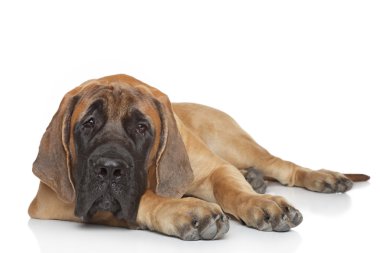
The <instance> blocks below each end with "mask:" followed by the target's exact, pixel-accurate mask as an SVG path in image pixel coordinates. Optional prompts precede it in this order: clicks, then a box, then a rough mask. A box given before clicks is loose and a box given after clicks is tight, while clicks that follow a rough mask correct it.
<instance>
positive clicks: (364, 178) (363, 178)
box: [344, 174, 371, 182]
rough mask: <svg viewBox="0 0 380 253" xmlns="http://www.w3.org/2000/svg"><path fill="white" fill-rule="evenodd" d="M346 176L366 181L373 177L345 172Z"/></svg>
mask: <svg viewBox="0 0 380 253" xmlns="http://www.w3.org/2000/svg"><path fill="white" fill-rule="evenodd" d="M344 175H345V176H346V177H348V178H349V179H351V180H352V181H353V182H364V181H368V180H369V179H370V178H371V177H370V176H368V175H365V174H344Z"/></svg>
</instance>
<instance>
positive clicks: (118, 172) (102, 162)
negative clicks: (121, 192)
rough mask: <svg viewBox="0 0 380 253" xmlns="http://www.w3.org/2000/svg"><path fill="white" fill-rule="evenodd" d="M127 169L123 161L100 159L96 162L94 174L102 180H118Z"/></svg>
mask: <svg viewBox="0 0 380 253" xmlns="http://www.w3.org/2000/svg"><path fill="white" fill-rule="evenodd" d="M127 167H128V166H127V164H126V163H125V162H124V161H123V160H120V159H115V158H105V157H102V158H99V160H98V161H97V162H96V165H95V174H96V175H97V176H98V177H100V178H103V179H105V178H109V179H119V178H121V177H122V176H123V175H124V174H125V171H126V169H127Z"/></svg>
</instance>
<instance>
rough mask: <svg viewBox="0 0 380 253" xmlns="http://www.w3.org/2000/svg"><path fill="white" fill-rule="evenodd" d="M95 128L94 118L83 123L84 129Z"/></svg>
mask: <svg viewBox="0 0 380 253" xmlns="http://www.w3.org/2000/svg"><path fill="white" fill-rule="evenodd" d="M94 126H95V120H94V118H90V119H88V120H87V121H85V122H84V123H83V127H84V128H93V127H94Z"/></svg>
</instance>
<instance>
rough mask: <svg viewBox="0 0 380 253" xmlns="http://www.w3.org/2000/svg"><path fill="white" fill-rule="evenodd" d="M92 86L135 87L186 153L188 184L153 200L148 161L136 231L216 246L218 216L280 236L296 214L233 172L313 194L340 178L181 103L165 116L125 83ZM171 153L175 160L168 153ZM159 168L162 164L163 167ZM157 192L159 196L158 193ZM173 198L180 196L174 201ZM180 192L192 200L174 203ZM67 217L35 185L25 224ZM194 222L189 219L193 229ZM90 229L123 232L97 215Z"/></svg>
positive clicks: (68, 207)
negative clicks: (256, 174) (251, 171)
mask: <svg viewBox="0 0 380 253" xmlns="http://www.w3.org/2000/svg"><path fill="white" fill-rule="evenodd" d="M92 83H93V85H94V84H95V85H104V84H105V83H106V84H107V85H114V84H115V83H117V84H118V85H120V83H121V84H122V85H127V86H128V85H130V86H133V87H137V89H138V90H139V91H141V93H143V94H148V95H150V96H153V97H156V98H157V97H161V101H165V102H163V104H165V106H166V108H167V109H165V110H168V111H170V113H171V114H172V117H174V118H173V119H175V122H176V127H177V128H178V131H179V133H180V136H181V138H182V142H183V144H184V146H185V148H186V151H184V152H186V153H187V156H188V159H189V161H190V165H191V169H192V180H191V182H190V184H188V185H187V183H186V182H187V181H186V180H188V178H189V177H186V178H187V179H181V180H182V181H181V180H180V181H178V182H179V183H180V182H184V184H183V187H184V188H183V189H182V190H180V191H178V190H176V191H175V192H176V193H174V192H173V193H171V194H169V195H168V196H166V197H164V195H165V194H160V195H161V196H159V194H156V193H155V192H156V188H155V187H156V183H159V181H158V180H157V179H156V178H157V176H158V174H157V172H155V171H154V168H153V167H154V166H155V165H154V162H153V161H152V160H153V159H154V157H155V155H154V154H151V155H150V161H151V162H150V165H149V166H150V167H152V166H153V167H152V168H150V169H149V176H148V180H149V184H148V190H147V191H146V193H145V194H144V195H143V197H142V199H141V201H140V205H139V211H138V216H137V223H138V226H140V227H141V228H148V229H150V230H155V231H159V232H161V233H164V234H167V235H172V236H177V237H180V238H182V239H216V238H219V237H221V236H222V235H223V234H224V233H225V232H226V230H228V221H226V219H225V216H224V214H223V212H225V213H228V214H230V215H232V216H234V217H235V218H236V219H238V220H240V221H242V222H244V223H245V224H246V225H248V226H251V227H254V228H257V229H259V230H273V231H286V230H289V228H291V227H293V226H296V225H298V224H299V223H300V222H301V220H302V217H301V216H300V213H299V212H298V211H297V210H296V209H295V208H293V207H292V206H291V205H289V204H288V203H287V202H286V200H284V199H283V198H281V197H276V196H270V195H261V194H258V193H256V192H255V191H254V190H253V189H252V187H251V185H250V184H249V183H248V182H247V181H246V180H245V178H244V176H243V174H242V172H241V171H239V170H243V169H247V168H249V167H255V168H256V169H258V170H259V171H261V172H262V173H263V174H264V175H265V176H266V177H271V178H274V179H275V180H277V181H279V182H280V183H282V184H284V185H288V186H299V187H305V188H307V189H310V190H313V191H324V187H326V185H325V183H326V182H328V183H330V184H337V183H338V182H339V180H342V179H344V180H346V179H347V178H346V177H345V176H344V175H342V174H340V173H336V172H331V171H327V170H321V171H312V170H310V169H308V168H304V167H301V166H298V165H296V164H294V163H292V162H288V161H284V160H282V159H280V158H277V157H274V156H272V155H271V154H270V153H269V152H268V151H267V150H265V149H264V148H262V147H261V146H259V145H258V144H257V143H256V142H255V141H254V140H253V139H252V138H251V137H250V136H249V135H248V134H247V133H246V132H245V131H243V130H242V129H241V128H240V127H239V125H238V124H237V123H236V122H235V121H234V120H233V119H232V118H231V117H230V116H228V115H227V114H225V113H223V112H221V111H218V110H216V109H213V108H210V107H207V106H203V105H198V104H189V103H180V104H172V109H171V106H170V103H169V102H168V101H169V100H168V99H167V98H166V96H165V95H164V94H163V93H161V92H159V91H158V90H157V89H154V88H152V87H150V86H148V85H146V84H143V83H142V82H140V81H138V80H136V79H133V78H131V77H129V76H120V75H118V76H110V77H105V78H102V79H99V80H94V81H92ZM91 87H93V86H91V82H89V83H86V84H85V86H82V88H83V89H90V90H91ZM88 99H90V98H88ZM162 99H164V100H162ZM85 101H86V100H85ZM89 102H90V101H89ZM84 108H86V106H84V105H79V106H77V107H76V108H75V111H74V113H73V116H72V118H73V121H72V122H71V126H73V124H74V122H75V121H76V120H77V119H78V118H79V117H80V113H82V112H83V110H84ZM141 108H143V109H142V110H143V111H144V113H146V114H147V115H148V116H149V117H151V118H153V122H154V124H155V127H157V129H158V130H159V131H158V132H161V130H160V126H159V121H160V120H159V118H158V114H157V112H155V111H154V110H153V109H152V108H151V107H150V106H145V108H144V105H143V104H142V105H141ZM109 109H110V110H111V108H109ZM112 110H117V108H113V109H112ZM171 110H173V111H174V112H171ZM161 120H162V119H161ZM171 127H172V128H173V126H171ZM72 138H73V135H72V134H71V140H70V141H71V142H70V148H71V149H73V147H74V145H73V139H72ZM158 138H159V137H157V138H156V139H155V142H154V147H153V150H154V152H158V149H159V147H158V145H159V144H158ZM176 145H180V144H176ZM181 145H182V144H181ZM178 147H179V146H178ZM178 147H176V149H178ZM171 152H174V153H175V152H176V150H173V151H171ZM178 152H179V151H178ZM167 162H168V163H170V160H168V161H167ZM165 166H169V165H165ZM165 173H167V172H165ZM186 173H187V172H186ZM173 180H174V179H173ZM347 180H348V179H347ZM186 185H187V186H186ZM165 189H166V188H163V189H162V191H166V190H165ZM177 192H178V194H180V195H178V196H177ZM183 193H186V195H190V196H194V197H197V198H192V197H188V198H177V197H180V196H182V195H183ZM201 199H202V200H201ZM214 203H217V204H214ZM73 210H74V203H73V202H72V203H65V202H63V201H62V200H61V198H60V196H57V193H56V191H53V190H52V189H51V188H49V187H48V186H47V185H46V184H44V183H42V182H41V184H40V188H39V190H38V193H37V196H36V197H35V199H34V200H33V202H32V203H31V205H30V208H29V214H30V216H31V217H32V218H39V219H59V220H70V221H79V219H78V218H77V217H75V216H74V212H73ZM284 217H285V218H284ZM212 219H214V220H212ZM194 220H196V222H195V225H194V224H193V223H194ZM93 222H95V223H100V224H107V225H113V226H128V224H125V222H123V221H118V220H116V219H115V218H114V217H112V215H110V214H107V213H103V214H98V215H97V216H96V217H95V218H94V221H93ZM202 222H203V223H205V222H209V223H210V225H208V227H206V228H202V229H201V228H200V227H198V226H200V225H199V224H198V225H197V223H202ZM213 223H215V224H216V225H215V224H213ZM212 226H214V227H212ZM215 229H216V231H215V233H214V230H215ZM210 231H211V232H210Z"/></svg>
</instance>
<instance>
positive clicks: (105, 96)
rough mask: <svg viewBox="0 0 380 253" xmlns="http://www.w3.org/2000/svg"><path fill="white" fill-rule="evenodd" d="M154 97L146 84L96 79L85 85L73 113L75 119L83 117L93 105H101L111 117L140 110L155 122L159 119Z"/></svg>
mask: <svg viewBox="0 0 380 253" xmlns="http://www.w3.org/2000/svg"><path fill="white" fill-rule="evenodd" d="M154 100H155V99H154V97H153V96H152V95H151V94H150V93H149V91H148V90H147V89H145V87H144V86H135V85H131V84H128V83H126V82H121V81H117V80H115V81H104V80H94V81H91V82H89V83H86V84H85V85H84V88H83V90H82V95H81V98H80V100H79V101H78V104H77V106H76V108H75V110H74V113H73V120H74V121H77V120H79V119H80V118H82V117H83V116H84V115H85V114H86V113H87V112H88V111H89V110H91V107H94V106H99V105H100V106H101V108H102V111H103V112H104V113H106V114H107V116H108V118H109V119H119V118H122V117H124V116H125V115H126V114H129V113H131V112H132V111H134V110H138V111H140V112H141V113H143V114H144V115H146V116H147V117H148V118H151V120H152V121H154V122H153V123H157V122H158V120H159V114H158V112H157V108H156V104H155V101H154Z"/></svg>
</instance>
